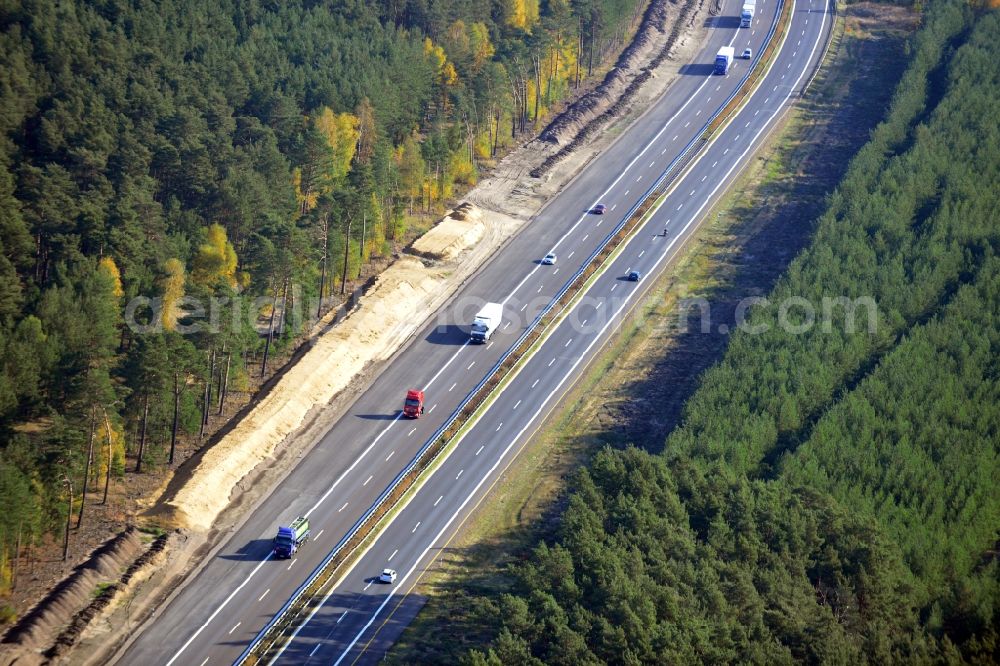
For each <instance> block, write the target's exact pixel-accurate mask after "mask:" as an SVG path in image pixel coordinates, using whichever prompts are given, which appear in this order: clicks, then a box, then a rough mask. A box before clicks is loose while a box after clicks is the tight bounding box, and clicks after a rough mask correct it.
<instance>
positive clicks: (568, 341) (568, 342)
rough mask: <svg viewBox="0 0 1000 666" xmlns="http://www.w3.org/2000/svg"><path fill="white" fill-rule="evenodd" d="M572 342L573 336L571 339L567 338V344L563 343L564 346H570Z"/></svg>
mask: <svg viewBox="0 0 1000 666" xmlns="http://www.w3.org/2000/svg"><path fill="white" fill-rule="evenodd" d="M571 342H573V338H570V339H569V340H567V341H566V344H564V345H563V347H569V344H570V343H571Z"/></svg>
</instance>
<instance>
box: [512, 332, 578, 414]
mask: <svg viewBox="0 0 1000 666" xmlns="http://www.w3.org/2000/svg"><path fill="white" fill-rule="evenodd" d="M586 325H587V320H586V319H584V320H583V321H582V322H580V326H586ZM518 404H520V403H518ZM514 408H515V409H517V405H514Z"/></svg>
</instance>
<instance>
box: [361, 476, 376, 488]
mask: <svg viewBox="0 0 1000 666" xmlns="http://www.w3.org/2000/svg"><path fill="white" fill-rule="evenodd" d="M374 478H375V475H374V474H372V475H371V476H369V477H368V478H367V479H365V482H364V483H362V484H361V485H363V486H367V485H368V482H369V481H371V480H372V479H374Z"/></svg>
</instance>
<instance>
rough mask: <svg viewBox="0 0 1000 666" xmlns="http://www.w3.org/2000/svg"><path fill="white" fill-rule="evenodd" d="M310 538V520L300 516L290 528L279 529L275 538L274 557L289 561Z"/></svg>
mask: <svg viewBox="0 0 1000 666" xmlns="http://www.w3.org/2000/svg"><path fill="white" fill-rule="evenodd" d="M308 538H309V519H308V518H306V517H304V516H299V517H298V518H296V519H295V520H293V521H292V524H291V525H289V526H288V527H279V528H278V534H277V536H275V537H274V556H275V557H277V558H279V559H287V558H289V557H291V556H292V555H294V554H295V551H297V550H298V549H299V546H301V545H302V544H303V543H305V541H306V539H308Z"/></svg>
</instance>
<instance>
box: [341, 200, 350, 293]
mask: <svg viewBox="0 0 1000 666" xmlns="http://www.w3.org/2000/svg"><path fill="white" fill-rule="evenodd" d="M350 256H351V218H347V236H345V237H344V272H343V274H342V275H341V276H340V295H341V296H343V295H344V294H346V293H347V263H348V259H349V258H350Z"/></svg>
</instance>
